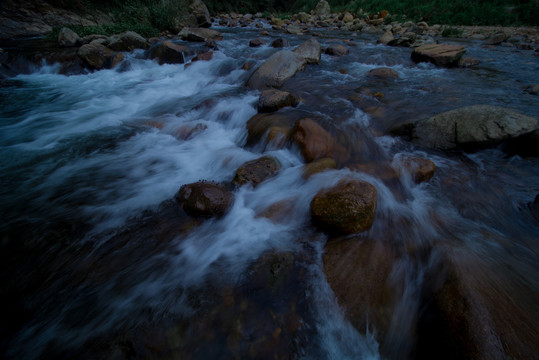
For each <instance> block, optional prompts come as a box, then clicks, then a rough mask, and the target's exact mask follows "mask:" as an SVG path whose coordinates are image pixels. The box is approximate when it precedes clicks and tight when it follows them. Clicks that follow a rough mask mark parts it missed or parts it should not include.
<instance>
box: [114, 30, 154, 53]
mask: <svg viewBox="0 0 539 360" xmlns="http://www.w3.org/2000/svg"><path fill="white" fill-rule="evenodd" d="M108 40H109V44H108V47H109V48H111V49H112V50H115V51H133V50H135V49H147V48H148V47H149V45H148V41H147V40H146V39H145V38H143V37H142V36H140V35H139V34H137V33H136V32H134V31H126V32H123V33H121V34H119V35H113V36H111V37H109V39H108Z"/></svg>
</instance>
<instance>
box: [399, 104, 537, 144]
mask: <svg viewBox="0 0 539 360" xmlns="http://www.w3.org/2000/svg"><path fill="white" fill-rule="evenodd" d="M406 127H408V130H409V132H410V135H411V136H412V139H413V140H414V141H415V142H417V143H418V144H420V145H423V146H427V147H432V148H436V149H453V148H457V147H463V148H466V147H482V146H487V145H491V144H495V143H498V142H500V141H501V140H505V139H509V138H514V137H517V136H520V135H523V134H526V133H529V132H532V131H533V130H535V128H536V127H537V119H534V118H532V117H529V116H526V115H522V114H520V113H517V112H515V111H513V110H509V109H507V108H502V107H498V106H491V105H473V106H466V107H463V108H459V109H455V110H451V111H447V112H444V113H441V114H438V115H435V116H432V117H430V118H427V119H423V120H420V121H418V122H416V123H414V124H407V125H404V126H402V127H401V129H403V128H406Z"/></svg>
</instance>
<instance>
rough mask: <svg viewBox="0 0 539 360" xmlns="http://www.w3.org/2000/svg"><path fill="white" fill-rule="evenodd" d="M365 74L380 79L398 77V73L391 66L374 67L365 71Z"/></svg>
mask: <svg viewBox="0 0 539 360" xmlns="http://www.w3.org/2000/svg"><path fill="white" fill-rule="evenodd" d="M367 76H372V77H376V78H381V79H398V78H399V73H398V72H396V71H395V70H393V69H391V68H386V67H384V68H376V69H372V70H370V71H369V72H368V73H367Z"/></svg>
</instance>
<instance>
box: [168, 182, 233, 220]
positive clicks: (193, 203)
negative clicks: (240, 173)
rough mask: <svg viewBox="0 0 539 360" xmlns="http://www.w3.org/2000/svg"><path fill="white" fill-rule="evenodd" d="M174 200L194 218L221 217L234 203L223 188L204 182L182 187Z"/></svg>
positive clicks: (219, 185) (229, 193) (230, 195)
mask: <svg viewBox="0 0 539 360" xmlns="http://www.w3.org/2000/svg"><path fill="white" fill-rule="evenodd" d="M174 198H175V199H176V201H178V202H179V203H180V204H181V205H182V207H183V210H184V211H185V212H186V213H187V214H189V215H191V216H194V217H214V216H222V215H224V214H225V213H226V212H227V211H228V209H229V208H230V206H231V205H232V203H233V202H234V198H233V195H232V193H231V192H230V190H228V189H227V188H226V187H225V186H223V185H221V184H217V183H213V182H206V181H199V182H196V183H193V184H186V185H183V186H182V187H181V188H180V190H179V191H178V192H177V193H176V195H175V196H174Z"/></svg>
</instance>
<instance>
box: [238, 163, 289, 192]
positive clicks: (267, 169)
mask: <svg viewBox="0 0 539 360" xmlns="http://www.w3.org/2000/svg"><path fill="white" fill-rule="evenodd" d="M280 169H281V163H280V162H279V160H277V159H276V158H274V157H272V156H263V157H261V158H259V159H255V160H252V161H248V162H246V163H245V164H243V165H242V166H240V167H239V168H238V170H237V171H236V174H235V175H234V180H232V184H234V185H236V186H241V185H245V184H251V185H253V186H257V185H258V184H260V183H261V182H263V181H264V180H267V179H269V178H271V177H273V176H275V175H277V172H278V171H279V170H280Z"/></svg>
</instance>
